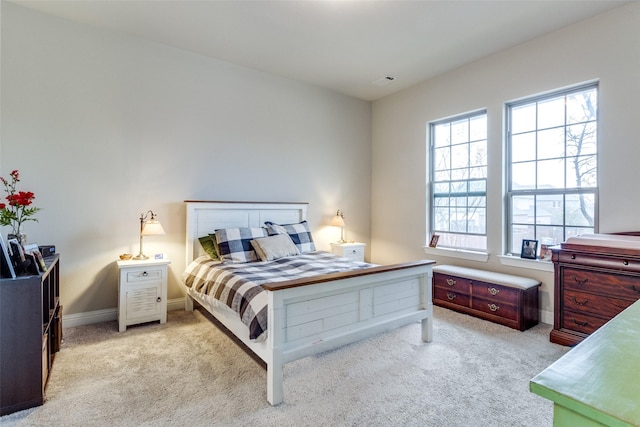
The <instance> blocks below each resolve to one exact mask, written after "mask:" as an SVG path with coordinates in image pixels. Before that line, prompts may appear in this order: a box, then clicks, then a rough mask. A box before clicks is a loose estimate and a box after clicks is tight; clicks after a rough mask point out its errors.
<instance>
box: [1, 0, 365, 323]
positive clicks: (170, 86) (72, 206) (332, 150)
mask: <svg viewBox="0 0 640 427" xmlns="http://www.w3.org/2000/svg"><path fill="white" fill-rule="evenodd" d="M1 8H2V15H1V19H2V21H1V23H2V39H1V41H2V50H1V53H2V69H1V78H2V80H1V85H2V86H1V89H2V100H1V108H2V117H1V119H2V128H1V133H0V136H1V138H2V139H1V142H0V153H1V155H2V157H1V159H0V176H8V174H9V172H10V171H11V170H13V169H19V170H20V172H21V174H22V177H23V180H22V182H21V187H20V189H23V190H31V191H33V192H35V194H36V203H35V205H36V206H38V207H41V208H42V209H43V210H42V211H41V212H40V213H39V214H38V215H37V217H38V219H39V222H38V223H34V222H30V223H27V225H26V232H27V235H28V239H29V241H30V242H37V243H39V244H55V245H56V246H57V249H58V251H59V252H60V254H61V274H62V277H61V282H62V289H61V300H62V304H64V307H65V315H69V314H74V313H76V314H77V313H83V312H91V311H99V310H108V309H112V308H114V307H116V306H117V299H116V292H117V283H116V282H117V272H116V266H115V260H116V259H117V257H118V255H119V254H120V253H124V252H129V253H134V254H135V253H137V251H138V226H139V223H138V217H139V215H140V213H141V212H143V211H147V210H148V209H152V210H154V211H155V212H156V213H157V214H158V215H159V217H158V219H159V220H160V221H161V223H162V224H163V226H164V228H165V230H166V232H167V235H165V236H159V237H156V236H152V237H147V238H145V243H144V248H145V252H146V253H148V254H154V253H156V252H166V253H168V255H169V256H170V258H171V260H172V264H171V266H170V279H169V299H170V300H171V299H177V298H180V297H182V295H183V293H182V291H181V289H180V285H179V283H180V282H179V281H180V275H181V273H182V271H183V269H184V266H185V261H184V258H185V255H184V250H185V249H184V240H185V237H184V233H185V224H184V223H185V215H184V205H183V201H184V200H188V199H191V200H226V201H233V200H241V201H245V200H246V201H293V202H297V201H306V202H310V206H309V221H310V223H311V225H312V228H313V230H314V236H315V237H316V240H317V241H318V246H319V247H320V248H321V249H327V250H328V249H329V242H330V241H335V240H337V239H338V237H339V230H337V229H335V228H332V227H329V226H328V224H329V221H330V219H331V217H332V216H333V215H334V214H335V210H336V209H338V208H341V209H343V210H344V211H345V215H346V217H347V222H348V223H347V227H348V228H347V233H348V238H349V239H356V240H360V241H364V242H366V243H368V242H369V240H368V237H369V229H370V210H369V208H370V140H371V105H370V103H368V102H364V101H360V100H356V99H353V98H349V97H345V96H342V95H338V94H336V93H333V92H330V91H327V90H324V89H320V88H317V87H313V86H309V85H305V84H302V83H299V82H295V81H292V80H287V79H283V78H279V77H275V76H271V75H268V74H264V73H260V72H257V71H253V70H250V69H246V68H242V67H239V66H235V65H232V64H229V63H225V62H221V61H216V60H213V59H209V58H205V57H202V56H199V55H196V54H193V53H190V52H186V51H181V50H178V49H174V48H170V47H167V46H163V45H159V44H154V43H150V42H147V41H144V40H141V39H136V38H132V37H127V36H124V35H116V34H112V33H109V32H105V31H102V30H99V29H94V28H91V27H88V26H83V25H78V24H74V23H71V22H68V21H65V20H62V19H58V18H54V17H50V16H46V15H44V14H40V13H38V12H33V11H31V10H28V9H26V8H23V7H20V6H16V5H14V4H11V3H6V2H2V3H1ZM0 231H2V232H3V234H5V235H6V233H7V232H8V230H7V229H4V230H0Z"/></svg>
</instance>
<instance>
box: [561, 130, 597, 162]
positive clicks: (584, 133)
mask: <svg viewBox="0 0 640 427" xmlns="http://www.w3.org/2000/svg"><path fill="white" fill-rule="evenodd" d="M596 129H597V127H596V124H595V123H581V124H579V125H574V126H569V127H567V156H577V155H581V154H595V153H596V152H597V151H598V146H597V144H596V141H597V135H596Z"/></svg>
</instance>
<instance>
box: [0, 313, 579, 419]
mask: <svg viewBox="0 0 640 427" xmlns="http://www.w3.org/2000/svg"><path fill="white" fill-rule="evenodd" d="M550 329H551V328H550V326H549V325H538V326H536V327H535V328H532V329H530V330H528V331H526V332H519V331H515V330H512V329H509V328H506V327H503V326H499V325H495V324H493V323H490V322H486V321H482V320H479V319H475V318H473V317H470V316H466V315H463V314H458V313H454V312H452V311H449V310H445V309H442V308H438V307H436V308H435V321H434V341H433V342H431V343H423V342H421V341H420V324H419V323H415V324H412V325H409V326H405V327H403V328H400V329H397V330H394V331H391V332H389V333H385V334H381V335H378V336H375V337H373V338H370V339H367V340H364V341H361V342H359V343H356V344H351V345H348V346H345V347H342V348H340V349H337V350H334V351H330V352H326V353H323V354H321V355H319V356H316V357H308V358H305V359H301V360H298V361H295V362H292V363H290V364H288V365H286V366H285V368H284V403H282V404H281V405H279V406H276V407H272V406H270V405H269V404H268V403H267V401H266V371H265V369H264V367H263V366H261V364H259V363H258V362H256V361H255V360H254V358H252V357H251V356H250V355H248V354H247V353H246V352H244V351H243V350H242V349H241V348H240V347H238V346H237V345H236V344H235V343H234V342H233V341H232V340H231V339H230V338H229V337H228V336H227V335H226V334H224V333H223V332H221V330H220V329H218V328H217V327H216V326H214V325H213V324H212V321H211V320H210V319H209V317H208V316H207V315H205V314H203V313H202V312H199V311H195V312H192V313H189V312H183V311H174V312H170V313H169V319H168V322H167V323H166V324H165V325H160V324H158V323H157V322H154V323H149V324H144V325H138V326H133V327H129V328H128V329H127V331H126V332H124V333H119V332H117V324H116V322H107V323H101V324H95V325H89V326H82V327H77V328H69V329H66V330H65V335H64V344H63V347H62V351H61V352H60V353H58V354H57V356H56V359H55V363H54V366H53V371H52V374H51V377H50V379H49V384H48V387H47V401H46V402H45V404H44V405H43V406H40V407H37V408H33V409H28V410H25V411H21V412H17V413H14V414H11V415H7V416H4V417H2V418H0V425H2V426H7V427H8V426H51V425H64V426H102V425H113V426H187V425H188V426H211V425H216V426H254V425H256V426H257V425H260V426H400V425H402V426H492V427H493V426H510V427H511V426H535V427H540V426H551V425H552V419H553V416H552V411H553V406H552V403H551V402H549V401H547V400H545V399H542V398H541V397H539V396H537V395H534V394H532V393H530V392H529V380H530V379H531V378H532V377H533V376H535V375H536V374H538V373H539V372H540V371H542V370H543V369H544V368H546V367H547V366H548V365H550V364H551V363H552V362H553V361H555V360H556V359H558V358H559V357H560V356H561V355H562V354H564V353H565V352H566V351H567V350H568V349H567V348H566V347H562V346H558V345H555V344H552V343H550V342H549V331H550Z"/></svg>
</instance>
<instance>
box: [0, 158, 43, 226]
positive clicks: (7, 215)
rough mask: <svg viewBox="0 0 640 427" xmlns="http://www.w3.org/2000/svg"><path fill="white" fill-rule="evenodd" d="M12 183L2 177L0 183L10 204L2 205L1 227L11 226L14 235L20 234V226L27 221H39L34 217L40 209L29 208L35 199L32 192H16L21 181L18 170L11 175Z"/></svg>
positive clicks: (0, 211) (0, 206)
mask: <svg viewBox="0 0 640 427" xmlns="http://www.w3.org/2000/svg"><path fill="white" fill-rule="evenodd" d="M9 176H10V177H11V181H10V182H9V181H8V180H7V179H5V178H3V177H0V182H1V183H2V185H3V186H4V190H5V192H6V193H7V196H6V199H7V202H9V203H8V204H5V203H0V225H10V226H11V227H12V228H13V232H14V234H15V233H17V232H19V230H20V226H21V224H22V223H23V222H25V221H38V220H37V219H36V218H33V217H32V216H33V215H34V214H35V213H37V212H38V211H39V210H40V208H35V207H29V206H31V204H32V203H33V199H35V194H33V192H32V191H16V184H17V183H18V182H19V181H20V173H19V172H18V170H17V169H15V170H13V171H11V173H10V174H9Z"/></svg>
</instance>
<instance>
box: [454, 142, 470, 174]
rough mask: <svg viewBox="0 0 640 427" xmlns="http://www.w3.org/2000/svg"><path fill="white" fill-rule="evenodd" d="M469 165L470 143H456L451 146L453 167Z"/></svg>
mask: <svg viewBox="0 0 640 427" xmlns="http://www.w3.org/2000/svg"><path fill="white" fill-rule="evenodd" d="M468 165H469V145H468V144H462V145H454V146H452V147H451V167H452V168H453V169H455V168H466V167H467V166H468Z"/></svg>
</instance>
